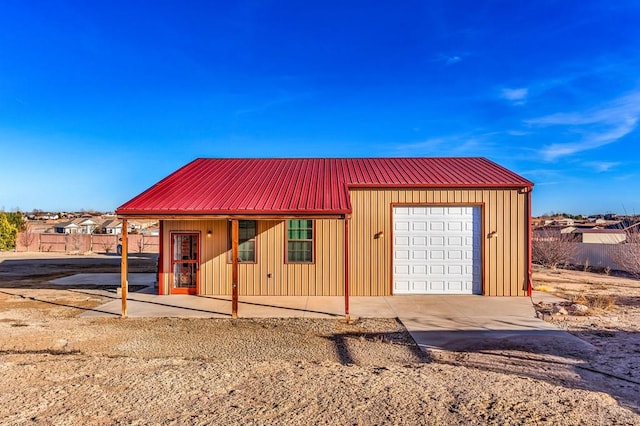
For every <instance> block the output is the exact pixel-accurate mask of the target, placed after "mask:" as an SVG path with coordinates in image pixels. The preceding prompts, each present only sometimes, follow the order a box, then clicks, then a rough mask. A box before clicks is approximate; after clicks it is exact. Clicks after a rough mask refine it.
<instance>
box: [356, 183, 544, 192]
mask: <svg viewBox="0 0 640 426" xmlns="http://www.w3.org/2000/svg"><path fill="white" fill-rule="evenodd" d="M347 187H348V188H354V189H367V188H370V189H376V188H385V189H391V188H398V189H407V188H424V189H427V188H428V189H442V188H446V189H470V188H473V189H482V188H491V189H500V188H505V189H520V188H526V189H527V190H531V189H533V183H531V182H527V183H525V182H523V183H469V184H460V183H402V184H397V183H350V184H347Z"/></svg>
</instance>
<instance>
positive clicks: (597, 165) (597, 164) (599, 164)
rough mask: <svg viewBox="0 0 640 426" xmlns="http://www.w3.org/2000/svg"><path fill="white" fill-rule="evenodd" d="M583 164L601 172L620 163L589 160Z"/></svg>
mask: <svg viewBox="0 0 640 426" xmlns="http://www.w3.org/2000/svg"><path fill="white" fill-rule="evenodd" d="M585 165H586V166H588V167H591V168H593V169H594V170H595V171H596V172H599V173H602V172H608V171H609V170H611V169H612V168H614V167H616V166H618V165H620V163H619V162H613V161H590V162H588V163H585Z"/></svg>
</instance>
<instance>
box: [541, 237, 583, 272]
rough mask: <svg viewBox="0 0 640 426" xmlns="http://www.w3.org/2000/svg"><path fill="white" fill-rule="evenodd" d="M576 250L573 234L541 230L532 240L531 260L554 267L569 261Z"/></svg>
mask: <svg viewBox="0 0 640 426" xmlns="http://www.w3.org/2000/svg"><path fill="white" fill-rule="evenodd" d="M576 250H577V244H576V242H575V237H574V235H572V234H561V233H560V232H556V233H554V232H552V231H542V232H539V233H537V236H536V238H534V240H533V247H532V257H533V259H532V260H533V262H534V263H537V264H539V265H542V266H546V267H547V268H551V269H556V268H557V267H558V266H559V265H567V264H568V263H571V261H572V260H573V257H574V256H575V254H576Z"/></svg>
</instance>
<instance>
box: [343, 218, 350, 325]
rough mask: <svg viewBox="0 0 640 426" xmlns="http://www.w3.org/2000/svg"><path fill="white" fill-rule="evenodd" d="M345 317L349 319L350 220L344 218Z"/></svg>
mask: <svg viewBox="0 0 640 426" xmlns="http://www.w3.org/2000/svg"><path fill="white" fill-rule="evenodd" d="M344 318H345V319H346V320H347V321H349V220H348V219H347V218H346V217H345V218H344Z"/></svg>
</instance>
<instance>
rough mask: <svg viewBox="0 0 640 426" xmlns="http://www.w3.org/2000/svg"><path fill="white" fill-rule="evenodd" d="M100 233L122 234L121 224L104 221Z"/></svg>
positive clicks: (110, 220) (116, 221)
mask: <svg viewBox="0 0 640 426" xmlns="http://www.w3.org/2000/svg"><path fill="white" fill-rule="evenodd" d="M102 233H103V234H112V235H119V234H122V222H121V221H119V220H113V219H109V220H106V221H105V222H104V223H103V224H102Z"/></svg>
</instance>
